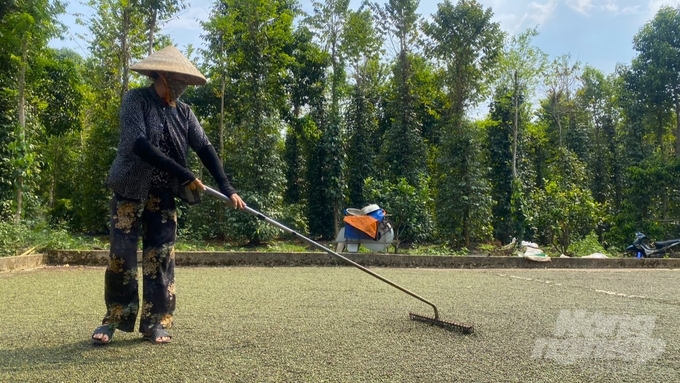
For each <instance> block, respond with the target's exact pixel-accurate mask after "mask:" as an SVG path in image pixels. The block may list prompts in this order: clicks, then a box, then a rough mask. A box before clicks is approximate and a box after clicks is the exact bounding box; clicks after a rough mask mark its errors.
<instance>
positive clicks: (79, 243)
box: [0, 222, 108, 257]
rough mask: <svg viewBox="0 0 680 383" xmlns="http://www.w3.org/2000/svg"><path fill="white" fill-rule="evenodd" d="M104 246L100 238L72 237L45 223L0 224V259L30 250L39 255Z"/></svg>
mask: <svg viewBox="0 0 680 383" xmlns="http://www.w3.org/2000/svg"><path fill="white" fill-rule="evenodd" d="M107 239H108V238H107ZM106 245H107V242H106V241H102V240H101V239H100V238H97V237H85V236H78V235H73V234H71V233H69V231H68V230H67V229H66V228H52V227H50V226H49V225H47V224H46V223H37V224H33V225H28V224H10V223H5V222H0V257H7V256H16V255H19V254H22V253H23V252H26V251H29V250H31V249H33V252H34V253H39V252H42V251H45V250H52V249H63V250H70V249H93V248H104V247H105V246H106Z"/></svg>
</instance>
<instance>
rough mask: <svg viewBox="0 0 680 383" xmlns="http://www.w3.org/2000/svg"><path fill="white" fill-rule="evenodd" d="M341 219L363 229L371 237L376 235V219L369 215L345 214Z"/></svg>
mask: <svg viewBox="0 0 680 383" xmlns="http://www.w3.org/2000/svg"><path fill="white" fill-rule="evenodd" d="M343 220H344V221H345V223H347V224H348V225H350V226H352V227H354V228H357V229H358V230H361V231H363V232H364V233H366V235H368V236H369V237H371V238H376V237H377V236H378V220H377V219H375V218H373V217H371V216H370V215H347V216H345V217H344V219H343Z"/></svg>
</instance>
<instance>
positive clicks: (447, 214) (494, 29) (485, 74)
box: [424, 0, 504, 246]
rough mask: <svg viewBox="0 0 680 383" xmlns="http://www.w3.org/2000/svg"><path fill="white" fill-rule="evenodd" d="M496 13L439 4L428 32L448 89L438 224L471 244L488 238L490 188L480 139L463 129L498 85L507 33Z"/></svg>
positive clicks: (465, 3)
mask: <svg viewBox="0 0 680 383" xmlns="http://www.w3.org/2000/svg"><path fill="white" fill-rule="evenodd" d="M492 16H493V13H492V11H491V9H486V10H485V9H483V8H482V6H481V5H480V4H479V3H478V2H476V1H474V0H461V1H459V2H458V3H457V4H456V6H454V5H452V4H451V2H450V1H449V0H446V1H444V2H443V3H441V4H439V6H438V10H437V13H436V14H435V15H434V16H433V18H432V21H431V22H426V23H425V25H424V32H425V34H426V35H427V36H428V37H429V38H430V43H429V44H428V45H427V46H426V52H427V53H428V55H429V56H430V57H431V58H433V59H434V60H437V61H438V62H439V64H440V67H441V81H442V84H443V86H444V87H445V88H446V90H447V105H446V108H445V111H444V119H445V121H446V122H445V126H446V128H445V129H446V130H445V137H444V138H443V142H442V145H441V148H440V152H439V155H438V156H439V157H438V158H437V175H436V182H437V191H436V193H437V197H436V202H437V203H436V206H437V212H436V213H437V222H438V224H439V227H440V230H442V232H443V233H444V234H445V235H447V236H448V235H460V236H462V237H463V240H462V243H463V244H464V245H465V246H469V245H470V243H471V239H472V238H475V239H477V240H480V239H485V238H486V237H487V236H488V235H489V232H490V230H489V225H488V217H489V209H490V199H489V197H488V194H487V193H488V184H487V182H486V181H485V177H486V174H484V172H483V171H482V166H481V157H480V151H479V147H480V142H481V141H480V135H479V133H478V132H472V131H469V130H471V128H472V127H473V125H471V124H464V117H465V111H466V109H467V108H468V107H470V106H474V105H476V104H477V103H478V102H479V101H480V100H481V99H483V98H484V97H485V96H486V93H487V90H488V86H489V84H490V82H491V81H493V80H494V76H493V74H494V73H495V71H496V69H497V64H498V61H499V59H500V55H501V49H502V44H503V38H504V34H503V32H501V29H500V25H499V24H498V23H493V22H491V18H492Z"/></svg>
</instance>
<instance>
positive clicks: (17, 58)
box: [0, 0, 64, 223]
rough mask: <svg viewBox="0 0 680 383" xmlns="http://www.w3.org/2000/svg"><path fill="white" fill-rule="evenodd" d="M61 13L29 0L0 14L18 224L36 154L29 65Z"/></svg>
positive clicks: (46, 1) (60, 8)
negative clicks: (12, 120)
mask: <svg viewBox="0 0 680 383" xmlns="http://www.w3.org/2000/svg"><path fill="white" fill-rule="evenodd" d="M63 12H64V5H63V4H62V3H61V2H59V1H50V0H30V1H25V2H16V3H15V2H13V3H10V4H8V6H7V7H6V8H5V9H3V11H2V12H0V16H1V17H2V23H0V42H2V47H3V49H2V51H1V52H0V54H2V56H4V57H3V62H4V63H5V64H6V65H8V67H7V68H6V69H8V70H9V71H11V75H9V76H8V78H6V81H7V83H6V84H5V86H7V87H6V88H5V89H3V90H4V91H5V92H7V93H8V95H9V97H10V99H13V100H14V103H15V105H16V108H15V109H14V113H16V116H17V117H16V123H15V125H14V129H13V131H14V132H13V138H12V139H11V141H10V142H9V145H8V148H9V150H10V153H9V155H10V161H9V162H10V166H11V167H12V168H13V175H12V178H13V184H14V185H15V193H16V194H15V196H16V199H15V210H14V222H15V223H19V221H20V220H21V218H22V210H23V207H24V191H25V190H24V188H25V187H26V186H27V185H26V182H27V181H29V179H30V178H31V176H32V175H33V174H35V172H36V170H37V164H38V153H36V152H34V151H33V150H32V148H33V143H32V142H31V141H32V136H33V135H34V133H33V132H32V131H31V129H30V128H33V129H37V128H38V126H37V125H34V124H28V123H27V118H26V117H27V104H29V102H30V99H31V97H32V94H31V93H32V91H33V89H32V88H33V85H34V83H32V81H31V80H32V79H31V76H32V68H33V65H32V64H33V63H34V62H35V61H36V60H37V59H38V58H39V57H40V55H41V54H42V52H43V51H44V50H45V49H46V47H47V43H48V41H49V40H50V39H51V38H52V37H54V36H56V34H57V33H58V32H59V24H58V22H57V20H56V19H57V16H58V15H59V14H61V13H63Z"/></svg>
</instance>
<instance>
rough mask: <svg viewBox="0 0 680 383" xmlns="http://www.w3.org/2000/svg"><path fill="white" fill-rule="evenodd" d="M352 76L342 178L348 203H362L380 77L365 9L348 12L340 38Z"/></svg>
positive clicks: (376, 42)
mask: <svg viewBox="0 0 680 383" xmlns="http://www.w3.org/2000/svg"><path fill="white" fill-rule="evenodd" d="M342 43H343V46H346V47H347V49H346V53H345V54H346V59H347V62H348V63H349V70H350V74H351V77H352V81H353V84H352V87H351V89H352V90H351V95H350V99H349V105H348V108H347V112H346V119H345V120H346V126H347V137H348V139H347V141H348V148H349V149H350V150H348V151H347V161H346V165H347V168H346V171H345V174H346V176H345V179H346V180H347V186H348V197H349V198H348V199H349V205H350V206H363V204H364V202H365V200H364V195H363V187H364V180H365V179H366V178H368V177H370V176H372V175H374V174H375V168H374V162H375V157H376V154H377V152H378V145H379V139H378V135H377V131H378V104H379V94H380V87H381V85H382V81H383V78H384V70H383V65H382V64H381V63H380V49H381V46H382V41H381V39H380V36H379V35H378V33H377V31H376V29H375V28H374V26H373V19H372V14H371V11H370V10H369V9H360V10H358V11H350V12H349V15H348V17H347V25H346V26H345V33H344V34H343V38H342Z"/></svg>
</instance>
